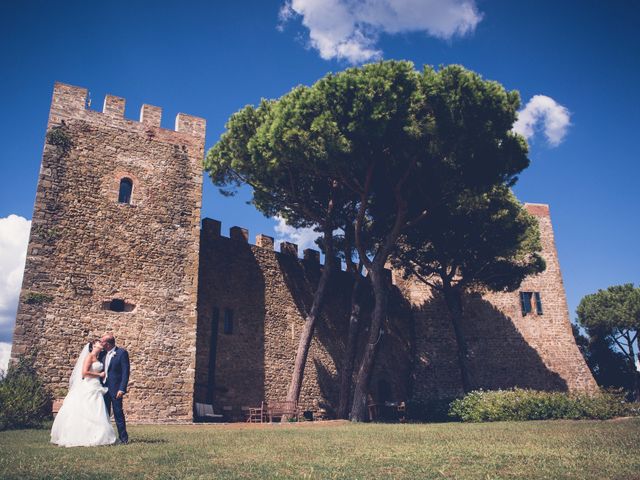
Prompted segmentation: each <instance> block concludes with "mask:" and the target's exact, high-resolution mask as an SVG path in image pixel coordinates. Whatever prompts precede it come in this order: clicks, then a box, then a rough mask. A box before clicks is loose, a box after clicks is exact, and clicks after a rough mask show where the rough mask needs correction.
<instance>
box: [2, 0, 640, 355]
mask: <svg viewBox="0 0 640 480" xmlns="http://www.w3.org/2000/svg"><path fill="white" fill-rule="evenodd" d="M388 2H389V0H324V2H319V1H318V0H294V1H293V3H291V4H289V7H288V8H287V7H285V8H284V9H283V5H284V1H248V2H165V1H155V2H143V1H139V2H117V1H112V2H86V1H82V2H80V1H64V2H48V1H22V2H2V4H1V5H0V72H1V74H0V105H1V106H2V115H0V144H1V145H2V147H3V148H2V153H1V154H0V219H4V220H6V219H7V218H8V217H9V215H12V214H13V215H17V216H20V217H24V218H26V219H30V218H31V215H32V209H33V200H34V197H35V189H36V181H37V173H38V168H39V165H40V155H41V152H42V146H43V139H44V133H45V126H46V121H47V114H48V109H49V103H50V99H51V91H52V87H53V83H54V81H62V82H66V83H70V84H74V85H79V86H82V87H86V88H88V89H89V90H90V92H91V97H92V100H93V102H94V103H93V108H100V106H101V105H102V101H103V98H104V95H105V94H106V93H111V94H114V95H118V96H122V97H125V98H126V99H127V110H126V114H125V115H126V116H127V117H129V118H132V119H137V117H138V113H139V109H140V106H141V105H142V104H143V103H149V104H153V105H158V106H161V107H162V108H163V126H165V127H168V128H172V125H173V121H174V118H175V115H176V113H178V112H185V113H189V114H193V115H198V116H202V117H204V118H206V120H207V123H208V129H207V148H208V147H210V146H212V145H213V144H214V143H215V141H216V140H217V139H218V137H219V135H220V133H221V132H222V131H223V128H224V123H225V121H226V119H227V118H228V117H229V115H230V114H232V113H233V112H235V111H236V110H238V109H239V108H241V107H242V106H244V105H246V104H250V103H252V104H255V103H256V102H258V101H259V100H260V98H261V97H268V98H271V97H278V96H280V95H282V94H283V93H285V92H287V91H289V90H290V89H291V88H292V87H294V86H295V85H298V84H311V83H313V82H314V81H315V80H316V79H318V78H320V77H321V76H323V75H324V74H326V73H327V72H329V71H338V70H342V69H344V68H346V67H348V66H350V64H351V63H352V62H356V63H357V62H358V61H364V60H365V58H364V57H366V56H367V55H369V57H368V58H370V59H377V58H385V59H407V60H411V61H413V62H414V63H415V64H416V65H417V66H419V67H420V66H422V65H423V64H431V65H440V64H450V63H460V64H463V65H465V66H466V67H468V68H471V69H473V70H476V71H477V72H479V73H481V74H482V75H483V76H484V77H485V78H489V79H493V80H497V81H499V82H501V83H503V84H504V85H505V86H506V87H507V88H508V89H517V90H519V91H520V93H521V96H522V101H523V107H524V105H525V104H526V103H527V102H528V101H529V100H530V99H531V98H532V97H533V96H535V95H544V96H547V97H550V98H551V99H553V101H555V102H556V104H555V105H556V107H557V108H556V110H555V112H556V113H557V112H558V109H560V110H561V108H562V107H564V108H565V109H566V111H567V112H568V114H569V116H570V125H568V126H566V125H565V128H566V131H565V132H564V133H565V134H564V135H560V137H561V141H560V142H559V143H558V142H556V143H558V144H557V145H551V144H550V142H549V140H548V138H547V137H546V136H545V135H544V132H543V131H540V129H538V130H537V131H536V133H535V134H534V135H533V136H531V137H530V139H529V142H530V146H531V155H530V157H531V161H532V162H531V167H530V168H529V169H528V170H527V171H525V172H524V174H523V175H522V176H521V180H520V182H519V183H518V185H517V186H516V189H515V190H516V193H517V195H518V197H519V198H520V199H521V200H523V201H528V202H540V203H549V204H550V205H551V213H552V218H553V221H554V225H555V230H556V242H557V247H558V251H559V255H560V263H561V267H562V270H563V275H564V280H565V286H566V289H567V294H568V299H569V306H570V310H571V315H572V317H573V312H574V310H575V307H576V306H577V304H578V302H579V300H580V298H582V296H584V295H585V294H587V293H591V292H594V291H596V290H597V289H599V288H605V287H607V286H609V285H611V284H618V283H623V282H634V283H639V281H640V278H639V273H638V272H640V254H639V253H638V247H637V245H638V238H639V237H640V226H639V221H638V213H637V212H638V207H639V206H640V189H639V188H638V182H639V179H640V162H639V158H638V147H637V137H638V134H637V130H638V128H639V126H640V93H639V92H640V90H639V88H638V78H639V76H640V60H639V58H640V55H639V52H640V34H639V33H638V31H637V27H638V25H640V3H639V2H637V1H632V0H612V1H607V2H599V1H575V2H571V1H564V2H557V1H541V0H536V1H533V0H531V1H525V0H522V1H517V2H514V1H490V0H478V1H476V2H473V1H472V0H437V1H436V0H395V2H394V3H393V6H391V4H390V3H388ZM318 5H321V7H318ZM374 7H375V8H374ZM378 7H379V8H378ZM281 12H284V14H283V13H281ZM443 12H449V13H443ZM451 12H453V13H451ZM456 12H457V13H456ZM279 13H280V16H279ZM318 39H319V40H318ZM314 42H315V43H314ZM341 52H342V53H341ZM323 57H324V58H323ZM560 106H562V107H560ZM534 113H535V112H534ZM535 118H537V117H536V116H535V115H534V117H533V119H535ZM538 126H539V127H541V128H542V127H543V126H544V125H543V124H540V125H538ZM247 199H248V193H247V192H245V194H244V195H241V196H240V197H237V198H233V199H225V198H223V197H222V196H220V195H219V194H218V193H217V191H216V190H215V189H214V188H213V187H211V186H210V185H209V183H208V181H207V180H205V185H204V202H203V216H208V217H212V218H217V219H220V220H221V221H222V222H223V229H225V230H226V229H228V227H231V226H233V225H240V226H244V227H247V228H249V229H250V235H251V238H253V237H254V235H255V234H257V233H266V234H269V235H276V236H278V235H280V236H282V235H283V233H280V234H277V232H275V231H274V226H275V225H276V223H277V222H276V221H275V220H273V219H267V218H264V217H263V216H262V215H261V214H260V213H258V212H257V211H255V210H254V209H253V208H252V207H251V206H249V205H247V204H246V203H245V202H246V200H247ZM11 218H12V223H11V225H9V222H8V221H5V222H4V223H3V224H2V223H0V224H1V225H4V226H5V227H7V228H4V227H3V228H4V234H3V233H2V231H0V247H1V248H4V249H5V252H4V254H3V252H1V251H0V317H1V316H2V315H4V317H2V318H4V320H3V319H2V318H0V342H10V332H11V322H12V321H13V319H11V318H10V317H11V315H13V314H12V313H11V312H10V310H11V308H14V307H13V304H12V303H11V302H12V301H13V300H12V298H14V297H12V296H11V295H14V293H12V292H13V291H15V278H14V281H13V284H14V286H13V287H12V286H11V285H10V284H11V282H10V281H9V280H8V279H9V277H10V276H11V274H12V272H13V271H14V270H15V269H16V267H15V265H14V264H11V265H9V263H10V260H6V259H7V258H8V257H11V258H14V257H19V256H20V254H17V253H16V254H15V255H14V254H13V253H11V252H13V251H11V252H10V251H9V247H8V246H7V245H9V244H10V243H11V240H12V239H14V240H15V239H17V238H18V237H19V235H20V234H19V233H18V231H19V230H20V228H21V227H20V225H22V224H20V223H19V222H18V221H17V220H16V219H15V217H11ZM4 220H0V222H3V221H4ZM2 235H4V237H2ZM291 236H292V235H291V234H289V238H291ZM294 236H295V235H294ZM16 242H17V240H16V241H15V242H14V244H15V243H16ZM18 243H19V242H18ZM14 247H15V245H14ZM14 247H11V248H14ZM15 248H18V247H15ZM5 260H6V262H9V263H7V264H6V265H4V266H3V265H2V263H1V262H5ZM14 263H15V262H14ZM12 265H13V266H12ZM12 269H13V270H12ZM2 276H4V278H2ZM14 277H15V275H14ZM3 285H4V286H3ZM3 288H4V291H3V290H2V289H3ZM12 288H13V290H11V289H12ZM10 290H11V291H10ZM7 292H8V293H7ZM3 295H4V297H3ZM14 296H15V295H14ZM3 302H4V307H3ZM3 308H4V313H3V310H2V309H3ZM0 367H1V366H0Z"/></svg>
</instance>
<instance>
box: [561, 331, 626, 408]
mask: <svg viewBox="0 0 640 480" xmlns="http://www.w3.org/2000/svg"><path fill="white" fill-rule="evenodd" d="M571 327H572V330H573V338H574V339H575V340H576V344H577V345H578V348H579V349H580V352H581V353H582V356H583V357H584V359H585V361H586V362H587V365H588V366H589V369H590V370H591V373H592V374H593V377H594V378H595V380H596V382H597V383H598V385H599V386H600V387H602V388H618V389H623V390H624V391H626V392H627V396H628V398H629V399H630V400H631V399H632V396H633V377H634V368H633V367H632V366H631V365H630V364H629V362H628V361H627V358H626V357H625V355H624V354H623V353H622V352H620V351H618V350H616V349H615V348H614V342H613V340H612V339H611V338H610V337H609V336H608V335H606V334H604V333H603V332H602V331H601V329H591V330H590V331H589V333H588V336H585V335H583V334H582V333H580V329H579V327H578V326H577V325H575V324H573V323H572V324H571Z"/></svg>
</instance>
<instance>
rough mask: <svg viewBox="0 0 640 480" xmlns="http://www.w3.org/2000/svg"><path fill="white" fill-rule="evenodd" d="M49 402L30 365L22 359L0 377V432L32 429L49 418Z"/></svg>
mask: <svg viewBox="0 0 640 480" xmlns="http://www.w3.org/2000/svg"><path fill="white" fill-rule="evenodd" d="M50 402H51V399H50V397H49V395H48V394H47V393H46V391H45V389H44V386H43V385H42V382H41V381H40V379H39V378H38V376H37V374H36V371H35V368H34V366H33V359H32V358H29V357H22V358H20V360H18V361H17V362H15V363H11V364H10V365H9V369H8V370H7V373H6V375H4V376H0V430H7V429H13V428H33V427H38V426H40V425H42V422H43V421H44V420H45V419H47V418H48V417H49V409H48V408H47V407H48V406H49V404H50Z"/></svg>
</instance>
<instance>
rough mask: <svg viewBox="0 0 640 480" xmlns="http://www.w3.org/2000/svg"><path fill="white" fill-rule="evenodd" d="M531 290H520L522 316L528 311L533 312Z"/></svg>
mask: <svg viewBox="0 0 640 480" xmlns="http://www.w3.org/2000/svg"><path fill="white" fill-rule="evenodd" d="M531 297H532V294H531V292H520V308H521V309H522V316H523V317H524V316H525V315H527V314H528V313H531V311H532V310H531Z"/></svg>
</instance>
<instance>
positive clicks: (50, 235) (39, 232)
mask: <svg viewBox="0 0 640 480" xmlns="http://www.w3.org/2000/svg"><path fill="white" fill-rule="evenodd" d="M31 231H32V234H33V235H35V236H37V237H39V238H40V239H42V240H43V241H44V242H47V243H48V242H52V241H53V240H56V239H58V238H60V236H61V234H60V230H59V229H57V228H55V227H54V228H47V227H45V226H43V225H34V226H33V227H32V228H31Z"/></svg>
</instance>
